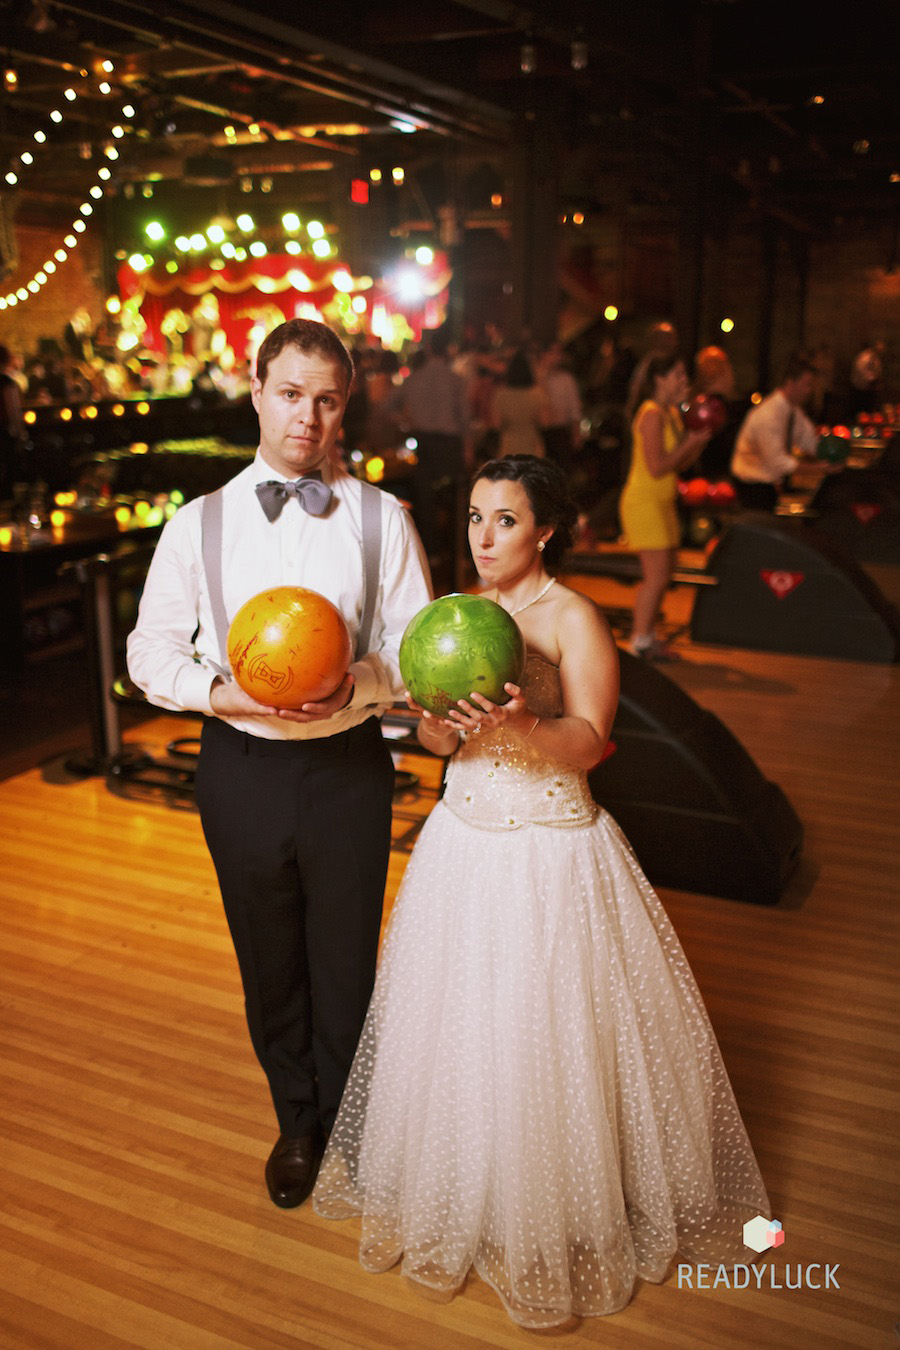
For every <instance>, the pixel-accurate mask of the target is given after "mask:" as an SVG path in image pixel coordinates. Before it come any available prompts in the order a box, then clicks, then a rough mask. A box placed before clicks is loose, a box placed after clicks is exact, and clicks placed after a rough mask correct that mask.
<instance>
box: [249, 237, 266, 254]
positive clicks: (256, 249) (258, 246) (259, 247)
mask: <svg viewBox="0 0 900 1350" xmlns="http://www.w3.org/2000/svg"><path fill="white" fill-rule="evenodd" d="M250 252H251V253H252V254H253V256H254V258H264V257H265V256H266V254H267V252H268V249H267V248H266V246H265V244H264V243H263V241H262V240H261V239H254V240H253V243H252V244H251V245H250Z"/></svg>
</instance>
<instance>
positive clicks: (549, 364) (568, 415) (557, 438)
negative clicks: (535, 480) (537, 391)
mask: <svg viewBox="0 0 900 1350" xmlns="http://www.w3.org/2000/svg"><path fill="white" fill-rule="evenodd" d="M540 385H541V389H542V390H543V394H544V404H545V407H546V410H547V422H546V425H545V426H544V428H543V434H544V445H545V446H546V449H547V455H548V457H549V458H550V459H555V460H556V462H557V464H558V465H559V466H560V468H562V469H564V470H565V472H566V473H569V472H570V471H571V469H572V458H573V455H574V453H575V451H576V450H578V449H579V447H580V445H581V413H582V402H581V390H580V389H579V388H578V381H577V380H576V379H575V376H574V375H573V374H572V372H571V370H570V369H569V367H568V364H567V361H566V353H565V351H564V350H563V347H562V345H561V344H560V343H559V342H554V343H553V344H552V345H551V346H549V347H548V348H547V350H546V351H545V352H544V357H543V360H542V362H541V364H540Z"/></svg>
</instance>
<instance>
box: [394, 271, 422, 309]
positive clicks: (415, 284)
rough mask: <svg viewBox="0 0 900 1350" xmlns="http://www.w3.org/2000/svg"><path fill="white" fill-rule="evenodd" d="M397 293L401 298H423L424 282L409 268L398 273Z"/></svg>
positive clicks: (410, 299) (408, 299) (411, 299)
mask: <svg viewBox="0 0 900 1350" xmlns="http://www.w3.org/2000/svg"><path fill="white" fill-rule="evenodd" d="M397 294H398V295H399V296H400V299H401V300H407V301H413V300H421V299H422V296H423V294H424V292H423V290H422V283H421V281H420V280H419V278H418V277H417V276H416V274H415V272H412V271H410V270H409V269H408V268H407V269H406V270H404V271H402V272H400V273H398V275H397Z"/></svg>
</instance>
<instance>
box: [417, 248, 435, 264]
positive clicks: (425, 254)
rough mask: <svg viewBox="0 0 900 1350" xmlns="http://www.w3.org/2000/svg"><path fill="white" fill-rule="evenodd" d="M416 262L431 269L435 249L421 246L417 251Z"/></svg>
mask: <svg viewBox="0 0 900 1350" xmlns="http://www.w3.org/2000/svg"><path fill="white" fill-rule="evenodd" d="M416 262H417V263H420V264H421V266H422V267H429V266H430V265H431V264H432V263H433V262H434V249H433V248H429V247H428V245H427V244H420V245H419V247H418V248H417V249H416Z"/></svg>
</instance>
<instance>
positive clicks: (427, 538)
mask: <svg viewBox="0 0 900 1350" xmlns="http://www.w3.org/2000/svg"><path fill="white" fill-rule="evenodd" d="M449 350H450V339H449V336H448V334H447V331H446V329H443V328H442V329H438V330H437V331H436V332H435V333H433V334H432V335H431V339H430V341H429V344H428V347H427V349H426V351H427V354H426V355H425V358H424V360H423V361H422V362H421V364H420V365H418V366H417V367H416V368H415V370H413V371H412V372H411V373H410V374H409V375H408V376H407V378H406V380H405V382H404V383H403V385H402V386H401V388H400V390H399V392H398V395H397V405H398V407H399V409H400V413H401V416H402V419H403V422H404V425H405V426H406V427H408V429H409V431H410V432H411V434H412V435H413V436H414V437H415V439H416V443H417V451H416V468H415V474H414V478H413V489H414V495H415V504H414V508H413V509H414V512H415V518H416V525H417V526H418V528H419V533H420V534H421V536H422V542H423V544H424V545H425V548H426V550H427V552H428V556H429V558H432V559H433V560H435V561H437V560H438V559H439V558H440V557H441V554H442V551H443V548H444V545H445V543H446V539H447V531H446V529H445V528H443V527H442V525H441V521H440V519H439V511H438V502H437V496H436V493H437V490H438V488H439V487H440V486H441V485H442V484H444V483H453V484H455V485H457V486H458V485H459V484H460V483H461V481H462V477H463V473H464V471H465V465H466V460H467V457H468V448H469V440H468V438H469V420H470V419H469V407H468V401H467V398H466V385H465V381H464V380H463V378H462V376H461V375H458V374H457V373H456V371H455V370H454V369H453V367H452V365H451V364H450V358H449ZM451 533H452V531H451Z"/></svg>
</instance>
